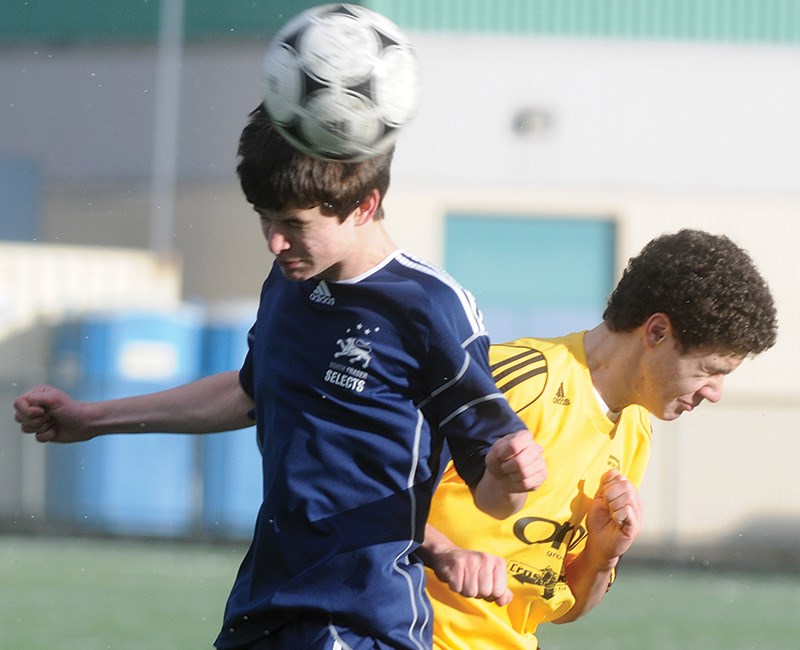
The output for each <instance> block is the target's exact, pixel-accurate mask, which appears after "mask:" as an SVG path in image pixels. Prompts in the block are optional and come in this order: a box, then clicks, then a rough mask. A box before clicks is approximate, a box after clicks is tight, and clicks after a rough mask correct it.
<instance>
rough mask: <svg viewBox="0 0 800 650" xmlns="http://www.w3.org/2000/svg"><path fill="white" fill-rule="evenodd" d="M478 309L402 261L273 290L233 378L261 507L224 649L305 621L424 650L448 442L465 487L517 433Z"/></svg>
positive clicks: (451, 286)
mask: <svg viewBox="0 0 800 650" xmlns="http://www.w3.org/2000/svg"><path fill="white" fill-rule="evenodd" d="M488 343H489V342H488V337H487V335H486V332H485V330H484V328H483V323H482V320H481V317H480V314H479V312H478V310H477V308H476V307H475V304H474V301H473V299H472V296H471V295H470V294H469V293H468V292H466V291H464V290H463V289H462V288H461V287H459V286H458V285H457V284H456V283H455V281H454V280H453V279H452V278H450V277H449V276H448V275H447V274H445V273H444V272H443V271H441V270H439V269H437V268H436V267H433V266H431V265H429V264H427V263H424V262H421V261H419V260H417V259H415V258H413V257H410V256H409V255H407V254H405V253H403V252H396V253H394V254H393V255H391V256H390V257H389V258H387V259H386V260H385V261H384V262H382V263H381V264H380V265H379V266H377V267H376V268H374V269H372V270H371V271H370V272H368V273H366V274H364V275H362V276H359V277H358V278H355V279H353V280H348V281H343V282H326V281H324V280H323V281H320V280H316V279H312V280H308V281H303V282H294V281H290V280H287V279H286V278H285V277H284V276H283V274H282V273H281V272H280V269H278V268H277V266H274V267H273V269H272V272H271V273H270V275H269V277H268V278H267V280H266V282H265V283H264V287H263V290H262V295H261V304H260V307H259V312H258V318H257V320H256V324H255V325H254V326H253V329H252V331H251V335H250V349H249V353H248V355H247V358H246V360H245V362H244V365H243V367H242V370H241V373H240V380H241V383H242V386H243V388H244V390H245V391H246V392H247V393H248V394H249V395H251V397H252V398H253V400H254V402H255V420H256V425H257V428H258V438H259V443H260V446H261V451H262V455H263V468H264V501H263V504H262V506H261V510H260V512H259V515H258V520H257V523H256V530H255V536H254V539H253V543H252V545H251V547H250V550H249V551H248V553H247V556H246V557H245V559H244V561H243V563H242V566H241V568H240V571H239V574H238V576H237V579H236V582H235V584H234V587H233V591H232V593H231V596H230V598H229V601H228V605H227V608H226V614H225V623H224V626H223V630H222V632H221V633H220V636H219V638H218V640H217V643H218V646H219V647H221V648H225V647H234V646H236V645H240V644H243V643H247V642H250V641H252V640H254V639H257V638H259V637H260V636H262V635H264V634H265V633H269V632H271V631H273V630H275V629H276V628H278V627H279V626H280V625H281V624H282V623H284V622H286V621H287V620H289V619H290V618H292V617H294V616H297V615H300V614H302V613H303V612H316V613H331V614H333V616H334V617H335V619H336V620H340V621H342V622H346V623H347V624H348V625H349V626H351V627H352V628H353V629H358V630H362V631H363V632H364V633H365V635H366V636H373V637H375V638H379V639H383V640H384V641H385V642H387V643H389V644H391V645H392V646H393V647H396V648H428V647H430V644H431V640H430V626H431V621H430V617H431V612H430V609H429V605H428V602H427V599H426V597H425V594H424V573H423V570H422V567H421V566H420V565H419V564H418V563H417V561H416V560H415V559H414V558H413V557H410V554H411V553H412V551H414V550H415V549H416V548H417V546H418V545H419V543H420V542H421V540H422V539H423V536H424V525H425V520H426V518H427V515H428V509H429V505H430V500H431V496H432V494H433V491H434V488H435V486H436V483H437V482H438V480H439V478H440V475H441V469H442V447H443V444H444V442H445V440H446V442H447V444H448V447H449V450H450V453H451V454H452V456H453V459H454V462H455V464H456V467H457V469H458V471H459V473H460V474H461V475H462V477H463V478H464V479H465V481H466V482H467V483H469V484H474V483H476V482H477V481H478V480H479V479H480V478H481V476H482V475H483V471H484V467H485V464H484V457H485V455H486V453H487V452H488V450H489V447H490V446H491V444H492V443H493V442H494V441H495V440H496V439H497V438H499V437H500V436H502V435H505V434H507V433H511V432H513V431H517V430H519V429H522V428H524V425H523V424H522V422H521V421H520V420H519V419H518V418H517V416H516V415H515V414H514V413H513V412H512V410H511V409H510V408H509V406H508V404H507V402H506V401H505V399H504V398H503V397H502V396H501V394H500V393H499V391H498V390H497V388H496V386H495V384H494V381H493V379H492V376H491V372H490V370H489V367H488V360H487V350H488Z"/></svg>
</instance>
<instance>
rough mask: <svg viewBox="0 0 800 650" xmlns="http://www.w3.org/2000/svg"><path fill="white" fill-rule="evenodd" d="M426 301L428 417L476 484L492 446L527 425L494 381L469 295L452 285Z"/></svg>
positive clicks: (464, 473) (464, 475) (479, 320)
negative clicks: (428, 317)
mask: <svg viewBox="0 0 800 650" xmlns="http://www.w3.org/2000/svg"><path fill="white" fill-rule="evenodd" d="M430 300H431V329H430V340H429V345H428V359H427V370H428V374H429V381H430V385H431V395H430V397H429V400H428V403H427V404H426V407H425V412H426V417H427V418H428V420H429V422H430V423H431V425H432V426H434V427H437V428H438V429H439V431H440V432H441V433H442V434H443V435H444V436H445V438H446V440H447V444H448V448H449V450H450V453H451V454H452V457H453V462H454V463H455V466H456V470H457V471H458V473H459V474H460V475H461V477H462V478H463V479H464V481H465V482H466V483H467V484H468V485H470V486H474V485H475V483H477V482H478V481H479V480H480V478H481V477H482V476H483V471H484V469H485V462H484V459H485V456H486V454H487V453H488V451H489V448H490V447H491V445H492V444H493V443H494V442H495V441H496V440H497V439H498V438H500V437H502V436H504V435H506V434H509V433H513V432H515V431H519V430H520V429H524V428H525V425H524V424H523V423H522V421H521V420H520V419H519V417H518V416H517V415H516V414H515V413H514V412H513V410H512V409H511V407H510V406H509V405H508V402H507V401H506V399H505V397H504V396H503V395H502V393H501V392H500V391H499V390H498V389H497V386H496V385H495V383H494V379H493V378H492V374H491V370H490V368H489V359H488V350H489V337H488V334H487V332H486V330H485V328H484V326H483V319H482V317H481V315H480V312H479V311H478V309H477V307H476V305H475V302H474V299H473V298H472V295H471V294H470V293H469V292H467V291H465V290H464V289H462V288H460V287H458V286H457V285H456V286H449V287H443V290H442V291H440V292H434V293H433V294H432V295H431V296H430Z"/></svg>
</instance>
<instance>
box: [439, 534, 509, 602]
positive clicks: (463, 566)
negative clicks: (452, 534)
mask: <svg viewBox="0 0 800 650" xmlns="http://www.w3.org/2000/svg"><path fill="white" fill-rule="evenodd" d="M434 571H435V572H436V577H437V578H439V580H441V581H442V582H446V583H447V585H448V586H449V587H450V589H452V590H453V591H455V592H456V593H458V594H461V595H462V596H466V597H467V598H482V599H483V600H487V601H489V602H493V603H496V604H497V605H501V606H502V605H508V603H510V602H511V599H512V595H511V591H509V589H508V578H507V576H506V563H505V561H504V560H503V558H500V557H497V556H496V555H491V554H489V553H483V552H480V551H468V550H467V549H463V548H458V547H455V546H454V547H453V549H452V550H450V551H447V552H445V553H442V554H440V555H439V556H438V557H437V560H436V562H435V566H434Z"/></svg>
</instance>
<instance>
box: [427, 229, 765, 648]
mask: <svg viewBox="0 0 800 650" xmlns="http://www.w3.org/2000/svg"><path fill="white" fill-rule="evenodd" d="M776 336H777V321H776V313H775V307H774V303H773V299H772V296H771V294H770V291H769V288H768V287H767V284H766V282H765V281H764V279H763V278H762V276H761V275H760V273H759V272H758V270H757V269H756V268H755V266H754V264H753V262H752V260H751V259H750V257H749V256H748V254H747V253H746V252H745V251H743V250H742V249H741V248H739V247H738V246H737V245H736V244H734V243H733V242H732V241H731V240H730V239H728V238H727V237H725V236H716V235H711V234H709V233H706V232H702V231H697V230H682V231H680V232H678V233H675V234H669V235H663V236H661V237H658V238H656V239H654V240H653V241H651V242H650V243H649V244H648V245H647V246H645V248H644V249H643V250H642V252H641V253H640V254H639V255H638V256H636V257H634V258H632V259H631V260H630V262H629V264H628V267H627V268H626V270H625V272H624V274H623V276H622V279H621V280H620V282H619V284H618V285H617V287H616V289H615V290H614V292H613V293H612V295H611V297H610V299H609V302H608V305H607V307H606V310H605V313H604V314H603V322H602V323H601V324H599V325H598V326H597V327H595V328H594V329H591V330H589V331H586V332H578V333H573V334H568V335H566V336H562V337H559V338H553V339H533V338H525V339H519V340H517V341H514V342H511V343H505V344H501V345H494V346H492V349H491V354H490V361H491V364H492V371H493V373H494V377H495V381H496V382H497V385H498V387H499V388H500V389H501V390H502V392H503V393H504V394H505V395H506V397H507V398H508V400H509V402H510V403H511V406H512V407H513V409H514V410H515V411H516V412H517V413H518V414H519V415H520V417H521V418H522V420H523V421H524V422H525V424H526V426H527V427H528V429H530V431H531V432H533V435H534V437H535V439H536V441H537V442H538V443H539V444H540V445H541V446H542V447H543V448H544V456H545V459H546V461H547V466H548V468H549V470H550V472H549V477H548V478H547V480H546V481H545V482H544V484H543V485H542V486H541V487H540V488H539V489H538V490H537V491H536V492H534V493H533V494H531V495H529V497H528V499H527V502H526V505H525V506H524V508H523V509H522V510H521V511H519V512H518V513H517V514H516V515H514V516H513V517H510V518H508V519H506V520H503V521H498V520H496V519H493V518H491V517H488V516H486V515H484V514H482V513H481V512H479V511H477V510H476V509H475V507H474V505H473V503H472V499H471V496H470V492H469V488H468V487H467V486H466V485H465V484H464V482H463V481H462V480H461V479H460V478H458V475H457V474H456V473H455V471H454V470H453V468H452V466H448V467H447V468H446V470H445V473H444V476H443V479H442V482H441V484H440V486H439V488H438V490H437V492H436V495H435V497H434V500H433V504H432V507H431V513H430V517H429V520H428V527H427V529H426V539H425V544H424V546H423V549H422V551H421V553H422V555H423V559H424V561H425V563H426V564H427V565H428V567H429V568H428V576H427V578H428V581H427V584H428V592H429V595H430V596H431V599H432V601H433V605H434V648H436V649H438V650H495V649H502V650H523V649H524V650H534V649H536V648H537V647H538V642H537V639H536V635H535V633H536V629H537V626H538V625H539V624H540V623H543V622H555V623H566V622H569V621H572V620H575V619H576V618H578V617H580V616H581V615H583V614H585V613H586V612H588V611H589V610H591V609H592V608H593V607H594V606H595V605H597V604H598V603H599V602H600V600H601V599H602V598H603V596H604V595H605V593H606V592H607V590H608V588H609V587H610V585H611V584H612V583H613V581H614V579H615V571H616V566H617V563H618V562H619V559H620V557H621V556H622V554H623V553H624V552H625V551H627V550H628V548H629V547H630V546H631V544H632V543H633V541H634V540H635V538H636V537H637V535H638V534H639V531H640V528H641V523H642V520H641V517H642V515H641V503H640V500H639V495H638V491H637V488H638V486H639V484H640V482H641V480H642V477H643V475H644V472H645V468H646V466H647V461H648V456H649V454H650V441H651V427H650V415H651V414H652V415H653V416H655V417H657V418H659V419H662V420H674V419H675V418H677V417H679V416H680V415H681V414H682V413H684V412H687V411H691V410H693V409H694V408H696V407H697V406H698V405H699V404H700V403H701V402H702V401H703V400H708V401H710V402H716V401H718V400H719V399H720V397H721V396H722V388H723V382H724V379H725V376H726V375H728V374H729V373H730V372H732V371H733V370H735V369H736V368H737V367H738V366H739V364H740V363H741V362H742V360H743V359H745V358H746V357H748V356H754V355H756V354H758V353H760V352H763V351H765V350H767V349H769V348H770V347H772V345H774V343H775V339H776Z"/></svg>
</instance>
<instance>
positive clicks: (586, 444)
mask: <svg viewBox="0 0 800 650" xmlns="http://www.w3.org/2000/svg"><path fill="white" fill-rule="evenodd" d="M584 334H585V332H578V333H574V334H569V335H567V336H563V337H559V338H553V339H531V338H525V339H518V340H516V341H513V342H511V343H504V344H500V345H493V346H492V347H491V350H490V362H491V365H492V372H493V374H494V378H495V381H496V382H497V386H498V387H499V388H500V389H501V390H502V392H503V393H504V394H505V396H506V397H507V398H508V401H509V402H510V404H511V406H512V408H513V409H514V410H515V411H516V412H517V413H518V414H519V416H520V417H521V418H522V420H523V421H524V422H525V424H526V426H527V427H528V428H529V429H530V430H531V431H532V432H533V435H534V438H535V439H536V441H537V442H538V443H539V444H540V445H542V447H543V448H544V456H545V459H546V461H547V468H548V478H547V479H546V481H545V482H544V483H543V485H542V486H541V487H540V488H539V489H538V490H536V492H533V493H531V494H530V495H529V496H528V499H527V501H526V503H525V506H524V507H523V508H522V510H520V512H518V513H517V514H515V515H513V516H512V517H509V518H508V519H505V520H502V521H498V520H496V519H494V518H492V517H490V516H489V515H486V514H484V513H482V512H481V511H479V510H478V509H477V508H476V507H475V505H474V503H473V501H472V495H471V493H470V490H469V488H468V487H467V486H466V484H465V483H464V482H463V481H462V480H461V479H460V478H459V476H458V474H457V473H456V472H455V470H454V468H453V466H452V463H450V465H449V466H448V467H447V468H446V469H445V472H444V475H443V477H442V481H441V484H440V485H439V487H438V489H437V491H436V494H435V495H434V499H433V502H432V504H431V512H430V517H429V519H428V521H429V523H430V524H431V525H433V526H434V527H435V528H437V529H439V530H440V531H441V532H442V533H444V534H445V535H447V537H449V538H450V539H451V540H452V541H453V542H454V543H455V544H457V545H459V546H461V547H463V548H468V549H473V550H480V551H485V552H488V553H492V554H494V555H498V556H500V557H502V558H504V559H505V561H506V567H507V571H508V583H509V588H510V589H511V591H512V593H513V595H514V598H513V600H512V601H511V603H510V604H509V605H507V606H504V607H499V606H497V605H496V604H494V603H490V602H487V601H485V600H479V599H472V598H465V597H463V596H460V595H458V594H456V593H454V592H452V591H451V590H450V588H449V587H448V586H447V584H445V583H443V582H441V581H440V580H439V579H438V578H437V577H436V576H435V574H434V573H433V571H431V570H430V569H427V585H428V587H427V589H428V594H429V596H430V597H431V601H432V604H433V611H434V630H433V636H434V648H436V649H438V650H497V649H500V648H502V649H503V650H523V649H524V650H535V649H536V648H537V647H538V642H537V640H536V635H535V632H536V628H537V626H538V625H539V624H540V623H543V622H546V621H550V620H553V619H556V618H559V617H560V616H562V615H563V614H564V613H565V612H567V611H568V610H569V609H570V607H572V605H573V604H574V602H575V599H574V597H573V595H572V593H571V592H570V590H569V587H568V586H567V584H566V582H565V571H564V566H565V563H568V562H569V558H570V557H571V556H574V555H577V554H578V553H580V551H581V550H582V549H583V547H584V544H585V541H586V527H585V516H586V512H587V509H588V506H589V504H590V502H591V500H592V498H593V497H594V495H595V493H596V491H597V488H598V486H599V482H600V477H601V476H602V475H603V474H604V473H605V472H606V471H607V470H608V469H611V468H614V469H618V470H619V471H620V472H621V473H622V474H624V475H625V476H627V477H628V479H629V480H630V481H631V482H632V483H633V484H634V485H636V486H637V487H638V486H639V484H640V483H641V480H642V477H643V474H644V471H645V467H646V465H647V461H648V458H649V455H650V446H651V438H652V428H651V425H650V414H649V412H648V411H647V410H646V409H644V408H642V407H640V406H636V405H632V406H628V407H626V408H625V409H623V411H622V412H621V413H619V414H618V417H616V418H614V419H613V420H612V419H611V418H610V417H609V415H608V414H607V413H606V412H605V410H604V408H603V407H602V405H601V404H602V401H601V399H600V398H599V395H598V394H597V393H596V391H595V389H594V386H593V384H592V379H591V376H590V374H589V369H588V367H587V363H586V355H585V352H584V346H583V338H584Z"/></svg>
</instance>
